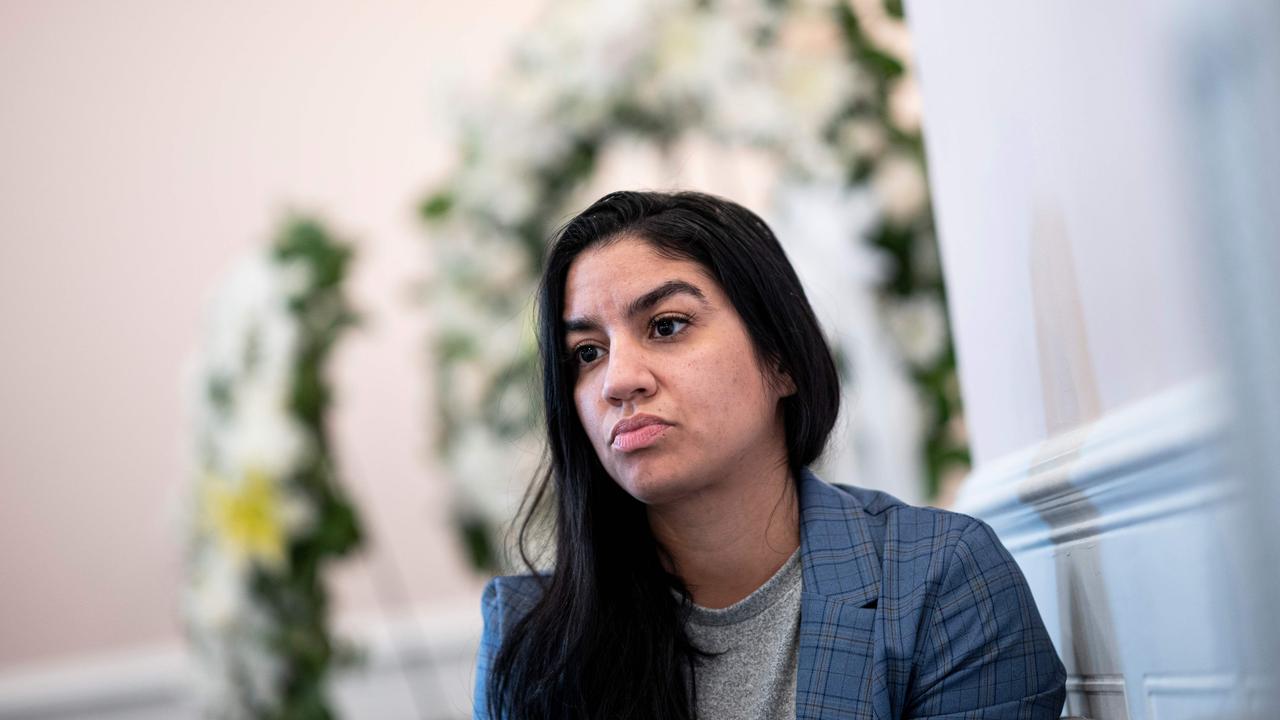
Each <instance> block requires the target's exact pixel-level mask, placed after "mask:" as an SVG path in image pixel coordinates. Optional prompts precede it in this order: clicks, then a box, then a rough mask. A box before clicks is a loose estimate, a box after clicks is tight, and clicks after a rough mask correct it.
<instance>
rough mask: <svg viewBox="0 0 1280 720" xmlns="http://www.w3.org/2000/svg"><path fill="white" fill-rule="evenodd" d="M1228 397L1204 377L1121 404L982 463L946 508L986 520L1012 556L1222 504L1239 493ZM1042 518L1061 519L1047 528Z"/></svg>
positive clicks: (1220, 386) (1218, 384) (1221, 387)
mask: <svg viewBox="0 0 1280 720" xmlns="http://www.w3.org/2000/svg"><path fill="white" fill-rule="evenodd" d="M1227 397H1228V396H1227V394H1226V388H1225V384H1224V382H1223V380H1222V379H1221V378H1220V377H1218V376H1213V375H1209V376H1204V377H1201V378H1197V379H1195V380H1191V381H1187V382H1185V383H1182V384H1180V385H1177V386H1175V387H1173V388H1170V389H1168V390H1166V391H1164V392H1161V393H1159V394H1156V395H1153V396H1151V397H1149V398H1145V399H1143V400H1141V401H1138V402H1135V403H1132V404H1130V405H1127V406H1125V407H1122V408H1120V409H1118V410H1115V411H1113V412H1111V413H1108V414H1107V415H1104V416H1103V417H1101V418H1099V419H1097V420H1095V421H1093V422H1091V423H1088V424H1087V425H1084V426H1082V427H1079V428H1076V429H1074V430H1071V431H1069V432H1066V433H1063V434H1061V435H1058V436H1056V437H1053V438H1050V439H1049V440H1046V441H1045V442H1043V443H1039V444H1036V445H1034V446H1032V447H1029V448H1025V449H1023V450H1020V451H1017V452H1014V453H1010V454H1009V455H1006V456H1004V457H1002V458H999V459H997V460H995V461H992V462H989V463H986V464H984V465H982V466H979V467H978V468H977V469H975V470H974V472H973V473H972V474H971V475H970V476H969V477H968V478H967V479H966V480H965V483H964V485H963V486H962V488H961V490H960V493H959V496H958V497H957V500H956V504H955V506H954V508H953V509H954V510H957V511H959V512H962V513H966V514H969V515H973V516H975V517H980V518H982V519H983V520H986V521H987V522H988V523H990V524H991V526H992V527H993V528H994V529H995V530H996V532H997V533H998V534H999V535H1000V537H1001V540H1002V541H1003V542H1004V543H1005V545H1006V546H1007V547H1008V548H1009V551H1010V552H1011V553H1014V554H1015V555H1016V554H1018V553H1022V552H1027V551H1031V550H1035V549H1037V548H1042V547H1045V546H1048V545H1051V544H1058V543H1062V542H1068V541H1071V540H1077V539H1081V538H1086V537H1092V536H1095V535H1098V534H1101V533H1104V532H1110V531H1114V530H1117V529H1120V528H1123V527H1127V526H1131V525H1137V524H1142V523H1149V522H1153V521H1156V520H1158V519H1161V518H1164V517H1168V516H1171V515H1176V514H1180V513H1184V512H1188V511H1191V510H1203V509H1204V508H1205V507H1206V506H1208V505H1214V504H1218V503H1221V502H1223V501H1225V500H1227V499H1228V498H1231V497H1234V496H1235V495H1236V494H1237V493H1238V492H1239V488H1238V487H1237V485H1236V484H1235V483H1234V482H1231V481H1230V478H1229V472H1228V468H1227V464H1226V448H1225V447H1224V440H1225V435H1226V432H1227V426H1228V421H1229V418H1230V414H1229V412H1228V404H1227V400H1226V398H1227ZM1028 498H1034V499H1033V500H1028ZM1045 516H1053V517H1056V518H1060V519H1063V520H1064V522H1062V523H1060V524H1058V525H1057V526H1056V527H1055V528H1053V529H1052V531H1051V530H1050V528H1049V527H1048V526H1047V525H1046V523H1045V521H1044V520H1043V518H1044V517H1045Z"/></svg>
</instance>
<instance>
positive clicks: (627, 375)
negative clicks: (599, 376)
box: [601, 339, 657, 403]
mask: <svg viewBox="0 0 1280 720" xmlns="http://www.w3.org/2000/svg"><path fill="white" fill-rule="evenodd" d="M605 361H606V362H607V363H608V365H606V367H605V376H604V386H603V387H602V388H601V395H603V397H604V399H605V400H606V401H608V402H611V403H623V402H627V401H629V400H634V399H635V398H637V397H648V396H650V395H652V394H653V392H654V390H656V389H657V380H656V379H655V378H654V376H653V372H652V371H651V370H650V368H649V364H648V362H647V357H646V355H645V352H644V349H643V348H641V347H639V346H637V345H636V344H635V343H632V342H629V341H628V340H625V339H622V340H614V341H613V342H612V343H611V347H610V348H609V354H608V355H606V356H605Z"/></svg>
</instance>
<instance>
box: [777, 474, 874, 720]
mask: <svg viewBox="0 0 1280 720" xmlns="http://www.w3.org/2000/svg"><path fill="white" fill-rule="evenodd" d="M799 490H800V492H799V497H800V557H801V567H802V577H803V580H802V583H803V588H802V591H801V598H800V648H799V659H798V663H797V670H796V718H797V720H820V719H821V718H836V717H839V718H866V719H868V720H872V719H874V718H877V716H878V715H877V712H876V709H875V707H874V705H873V697H874V696H875V695H877V694H878V693H876V691H875V688H874V685H873V672H872V671H873V668H874V666H875V662H876V658H877V656H878V655H880V654H881V653H882V650H880V649H879V645H878V643H880V642H881V639H880V638H878V637H876V635H877V630H876V623H875V616H876V609H875V605H876V602H875V601H876V600H878V598H879V595H880V561H879V557H878V556H877V553H876V549H875V545H874V544H873V543H872V541H871V536H870V533H869V532H868V530H867V527H866V522H865V520H864V514H863V509H862V505H861V504H860V503H859V502H858V500H857V499H856V498H854V497H853V496H852V495H850V494H849V493H846V492H844V491H842V490H839V489H837V488H835V487H832V486H831V485H828V484H827V483H825V482H823V481H822V480H821V479H819V478H818V477H817V476H816V475H814V474H813V473H812V472H811V471H810V470H808V469H807V468H806V469H804V470H803V472H802V476H801V478H800V488H799ZM868 605H869V606H870V607H867V606H868ZM880 682H883V678H881V680H880Z"/></svg>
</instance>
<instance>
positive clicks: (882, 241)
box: [422, 0, 968, 570]
mask: <svg viewBox="0 0 1280 720" xmlns="http://www.w3.org/2000/svg"><path fill="white" fill-rule="evenodd" d="M908 43H909V41H908V40H907V39H906V31H905V24H904V23H903V21H902V8H901V5H900V3H895V2H892V1H886V0H850V1H849V2H847V3H846V2H835V1H820V0H805V1H799V0H792V1H791V2H785V1H776V0H775V1H770V0H721V1H719V2H697V1H695V0H647V1H643V2H642V1H639V0H559V1H558V2H553V3H552V5H551V6H550V9H549V11H548V14H547V15H546V17H544V18H543V19H542V21H541V22H539V23H538V25H537V27H536V29H535V31H533V32H531V33H529V34H528V35H527V36H525V37H524V38H523V39H522V41H521V42H520V44H519V45H518V47H517V48H516V51H515V57H514V62H513V65H512V67H511V68H510V72H509V74H508V75H507V76H505V77H504V78H503V79H502V81H501V82H500V87H499V88H498V89H497V91H496V92H493V93H492V94H490V95H488V96H487V97H486V98H485V99H484V101H483V102H480V103H477V104H475V105H474V106H471V107H470V108H469V109H466V110H464V111H463V112H462V114H461V117H460V118H459V123H460V127H461V128H462V138H461V152H460V155H461V162H460V163H459V165H458V167H457V169H456V171H455V172H454V173H453V174H452V175H451V176H450V177H449V178H448V179H447V180H446V181H445V182H443V183H441V184H440V186H439V187H438V188H437V189H436V190H435V191H434V192H432V193H431V194H430V195H429V197H427V198H426V200H425V201H424V202H423V204H422V212H423V215H424V217H425V219H426V221H427V223H428V226H429V233H430V236H431V239H432V249H433V250H434V253H435V259H436V262H435V266H434V275H433V277H432V278H431V280H430V281H429V282H428V283H427V285H426V287H427V288H428V291H427V292H426V293H425V297H424V299H425V301H426V302H427V303H428V304H429V306H430V307H431V309H432V311H433V316H434V317H435V318H436V320H437V324H436V327H435V336H434V343H433V349H434V356H433V361H434V363H435V365H436V369H435V375H436V378H437V380H438V386H437V401H438V406H439V411H440V412H439V416H440V419H441V428H440V432H439V435H438V437H437V448H438V450H439V452H440V454H441V456H442V458H443V459H444V461H445V463H446V464H447V466H448V468H449V469H450V470H451V474H452V476H453V477H454V479H455V481H456V488H457V493H456V497H457V509H456V518H457V523H458V527H459V530H460V532H461V535H462V537H463V539H464V541H465V544H466V546H467V548H468V551H469V553H470V556H471V560H472V562H473V563H474V564H475V565H476V566H477V567H478V568H485V569H490V570H493V569H498V568H500V567H502V563H503V557H502V551H501V549H500V545H501V543H500V541H499V540H500V538H501V537H502V533H503V530H504V527H505V525H506V523H508V522H509V521H510V519H511V517H512V514H513V509H514V504H515V501H516V500H518V498H519V495H520V491H521V490H522V488H523V487H524V485H525V483H526V482H527V480H528V479H529V478H531V477H532V476H533V474H534V471H535V470H536V468H537V466H538V463H539V460H540V450H541V442H540V440H541V436H542V432H541V430H540V428H539V423H540V416H539V413H538V409H537V405H538V398H539V397H540V390H539V388H538V379H537V377H536V367H537V358H536V343H535V339H534V335H533V319H532V311H533V307H532V304H531V302H530V299H531V297H532V294H533V291H534V288H535V284H536V280H537V277H538V273H539V270H540V264H541V260H542V256H543V252H544V245H545V242H546V240H547V239H548V237H549V236H550V234H551V232H552V230H553V229H554V227H555V226H556V225H557V224H558V223H559V222H560V221H562V220H563V219H564V218H565V217H567V216H568V215H570V214H572V213H573V212H575V211H577V210H580V209H581V208H580V207H573V204H574V203H575V202H581V198H578V197H577V196H576V195H575V191H578V190H579V189H580V188H581V187H583V186H584V185H585V183H586V181H587V180H589V179H590V178H591V176H592V175H593V173H594V172H596V170H597V167H598V164H599V159H600V157H601V155H602V154H603V153H604V152H605V151H606V150H607V149H608V147H609V146H610V145H611V144H614V143H621V142H636V141H639V142H646V143H650V144H652V145H655V146H657V147H660V148H662V147H667V146H669V145H671V144H673V143H674V142H676V141H677V140H678V139H680V137H681V136H683V135H685V134H687V133H692V132H697V133H699V134H700V135H703V136H705V137H709V138H711V139H713V140H715V141H716V142H718V143H722V144H723V145H726V146H730V147H748V148H751V149H753V150H755V151H763V152H765V153H767V154H768V155H770V156H771V157H772V158H773V159H774V160H775V161H776V165H777V167H778V168H779V179H778V186H777V188H776V192H775V196H776V203H775V207H773V208H770V209H769V210H767V211H765V212H764V213H763V214H765V216H766V218H767V219H768V220H769V221H770V223H771V224H772V225H774V228H775V230H776V231H777V233H778V235H779V238H780V240H781V241H782V242H783V244H784V246H785V247H786V248H787V251H788V254H789V255H790V256H791V257H792V259H793V261H794V263H795V264H796V266H797V269H798V271H799V272H800V273H801V276H802V279H803V280H804V281H805V283H806V286H810V287H812V286H814V285H818V286H822V287H824V288H826V289H827V290H829V291H830V292H828V293H826V294H825V295H826V297H828V298H830V302H833V303H835V305H834V307H828V308H827V310H826V312H821V308H819V309H820V315H822V316H824V317H823V319H824V321H825V322H826V324H827V329H828V332H829V333H830V334H831V335H832V340H833V344H834V345H835V347H836V349H837V353H838V355H839V356H840V357H839V359H840V362H841V364H842V370H843V371H844V375H845V378H846V380H847V383H846V386H847V387H846V393H847V395H848V399H849V401H850V402H851V403H852V405H851V406H850V407H851V408H852V409H853V411H854V412H853V414H854V415H855V416H868V417H875V418H876V421H875V422H874V423H873V422H865V423H863V422H858V421H857V419H856V418H855V420H854V422H853V423H852V427H851V428H850V429H849V430H848V432H850V433H851V435H852V436H851V437H849V438H845V439H842V440H847V442H844V441H842V442H838V443H833V444H835V445H839V446H842V447H843V446H848V449H847V450H843V449H842V450H841V451H839V452H837V453H836V455H837V456H839V457H837V459H836V460H835V461H833V463H834V465H835V466H836V468H835V470H834V472H833V473H832V474H833V475H834V477H833V479H835V480H837V481H841V482H859V483H860V484H872V485H876V484H879V485H883V484H884V483H883V482H877V480H876V479H877V478H889V477H892V478H897V479H898V480H899V484H898V485H897V486H896V487H897V489H898V491H899V492H900V494H904V495H906V496H907V498H906V499H909V500H920V499H928V498H931V497H935V496H936V495H937V493H938V490H939V484H940V482H941V479H942V477H943V476H944V475H949V474H954V473H955V472H956V471H957V470H963V469H966V468H967V465H968V452H967V447H966V443H965V439H964V437H963V433H962V429H963V426H962V424H961V422H960V420H959V418H960V417H961V415H960V405H959V397H958V389H957V386H956V383H955V378H954V375H955V367H954V358H953V353H952V351H951V340H950V334H949V330H948V327H947V317H946V307H945V298H944V295H943V289H942V282H941V273H940V270H939V267H938V261H937V251H936V245H935V241H934V237H933V221H932V215H931V211H930V208H929V201H928V191H927V184H926V180H925V173H924V169H923V167H924V166H923V163H924V150H923V142H922V141H921V138H920V126H919V111H918V101H916V100H915V98H916V94H915V93H914V80H913V79H912V76H911V73H910V68H909V63H908V62H907V58H908V57H909V55H910V52H909V44H908ZM815 217H821V218H826V219H827V220H829V221H830V222H828V223H826V224H822V225H820V226H819V225H815V224H814V222H813V218H815ZM832 253H836V256H834V257H833V256H832ZM815 294H822V293H815ZM821 304H822V303H821V302H815V305H821ZM842 453H843V454H842ZM903 478H905V482H907V483H908V485H907V486H906V489H907V490H908V491H914V492H902V488H903V486H902V485H901V482H902V479H903Z"/></svg>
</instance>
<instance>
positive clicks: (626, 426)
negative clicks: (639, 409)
mask: <svg viewBox="0 0 1280 720" xmlns="http://www.w3.org/2000/svg"><path fill="white" fill-rule="evenodd" d="M655 425H656V426H659V427H653V428H652V429H651V430H649V431H648V432H649V433H655V432H656V431H659V430H660V429H661V428H662V427H669V426H670V425H671V423H669V422H667V421H666V420H663V419H662V418H660V417H658V416H657V415H648V414H645V413H640V414H636V415H632V416H631V417H627V418H623V419H621V420H619V421H618V422H617V423H616V424H615V425H614V426H613V431H612V432H611V433H609V444H610V445H613V444H615V443H616V442H617V441H618V436H620V435H627V434H628V433H635V432H636V431H637V430H640V429H642V428H646V427H650V426H655Z"/></svg>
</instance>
